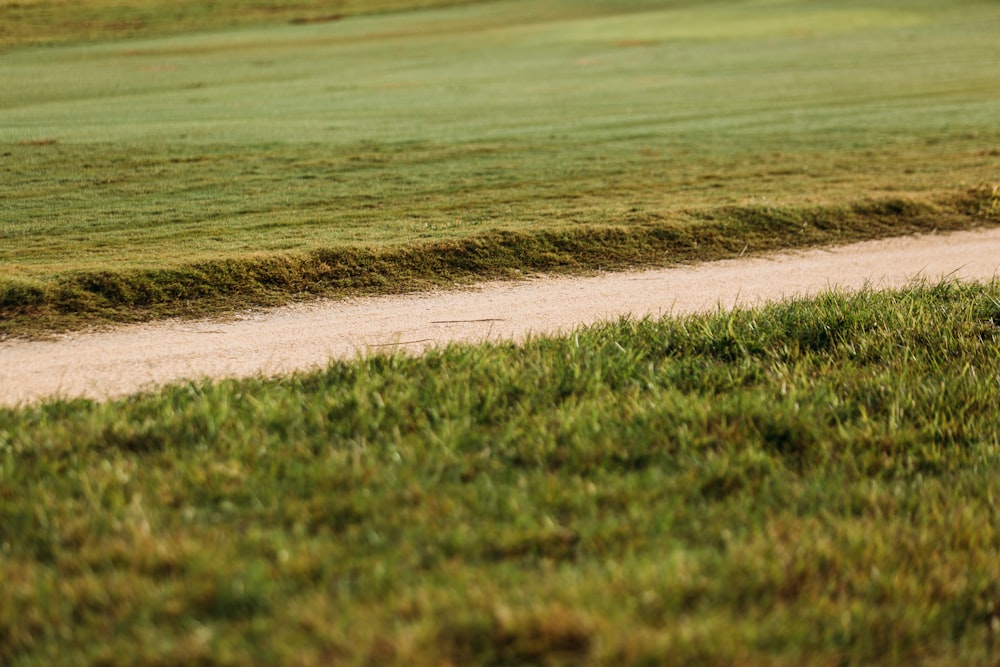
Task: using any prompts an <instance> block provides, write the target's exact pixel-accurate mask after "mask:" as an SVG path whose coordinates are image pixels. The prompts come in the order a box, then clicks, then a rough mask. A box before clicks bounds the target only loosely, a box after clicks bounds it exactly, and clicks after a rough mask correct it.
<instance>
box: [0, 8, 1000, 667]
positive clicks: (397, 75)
mask: <svg viewBox="0 0 1000 667" xmlns="http://www.w3.org/2000/svg"><path fill="white" fill-rule="evenodd" d="M998 34H1000V6H998V5H997V4H996V3H995V2H992V1H982V2H976V1H973V0H954V1H952V2H948V3H945V2H931V1H929V0H912V1H908V2H903V1H902V0H875V1H874V2H865V3H862V2H860V1H853V0H848V1H846V2H823V1H821V0H742V1H741V0H714V1H711V0H706V1H704V2H681V1H677V0H621V1H612V0H572V1H571V0H534V1H531V2H528V1H526V0H523V1H522V0H513V1H511V0H495V1H491V2H452V1H448V0H442V1H434V0H425V1H421V0H369V1H368V2H362V1H361V0H343V1H340V2H337V1H330V2H318V1H313V0H300V1H298V2H294V3H293V2H283V1H282V2H263V1H258V0H243V1H237V0H218V1H216V2H212V3H206V2H194V1H193V0H191V1H188V0H179V1H178V2H175V3H171V4H169V5H167V4H166V3H158V2H151V1H148V0H134V1H132V2H128V3H124V2H111V1H105V0H82V1H80V2H63V1H61V0H18V1H17V2H10V1H6V0H0V82H2V85H0V342H2V339H3V338H4V337H9V336H35V335H39V334H44V333H46V332H50V331H53V330H59V329H67V328H76V327H84V326H88V325H92V324H102V323H103V324H106V323H109V322H121V321H134V320H142V319H151V318H157V317H165V316H172V315H204V314H213V313H219V312H221V311H224V310H227V309H232V308H237V307H243V306H252V305H260V304H271V305H273V304H280V303H284V302H288V301H290V300H295V299H307V298H313V297H316V296H324V295H327V296H329V295H333V296H336V295H345V294H357V293H393V292H403V291H408V290H414V289H421V288H426V287H429V286H440V285H450V284H453V283H468V282H471V281H474V280H478V279H482V278H513V277H517V276H519V275H523V273H525V272H538V271H545V272H586V271H593V270H599V269H609V268H610V269H620V268H626V267H630V266H650V265H665V264H671V263H675V262H691V261H699V260H705V259H713V258H719V257H727V256H735V255H738V254H741V253H743V252H749V253H757V252H763V251H767V250H774V249H778V248H783V247H800V246H807V245H819V244H833V243H843V242H847V241H853V240H858V239H864V238H873V237H883V236H890V235H896V234H905V233H911V232H917V231H929V230H932V229H939V230H948V229H965V228H970V227H975V226H983V225H995V224H997V223H998V222H1000V159H998V158H1000V141H998V139H1000V95H998V91H1000V69H998V68H997V67H996V64H997V63H998V62H1000V40H997V39H996V35H998ZM997 405H1000V283H997V282H994V283H993V284H989V285H977V286H959V285H949V284H942V285H925V286H915V287H914V288H912V289H909V290H904V291H898V292H889V293H871V292H865V293H861V294H858V295H853V296H848V295H838V294H828V295H824V296H822V297H820V298H818V299H815V300H811V301H800V302H791V303H785V304H780V305H774V306H770V307H767V308H764V309H760V310H754V311H739V312H735V313H729V314H722V313H720V314H715V315H706V316H699V317H692V318H685V319H667V320H663V321H652V320H643V321H631V320H623V321H620V322H615V323H608V324H606V325H603V326H599V327H594V328H589V329H583V330H580V331H578V332H576V333H575V334H573V335H570V336H567V337H563V338H556V339H536V340H532V341H529V342H528V343H527V344H525V345H523V346H517V347H515V346H513V345H497V346H453V347H449V348H447V349H443V350H438V351H435V352H432V353H430V354H428V355H426V356H424V357H421V358H409V357H405V356H375V357H371V358H367V359H363V360H358V361H354V362H336V363H333V364H331V365H330V366H329V367H328V368H327V369H326V370H325V371H323V372H319V373H313V374H308V375H305V374H303V375H295V376H291V377H287V378H282V379H275V380H262V379H249V380H242V381H226V382H216V383H203V384H187V385H180V386H173V387H168V388H164V389H163V390H161V391H158V392H152V393H148V394H143V395H137V396H133V397H129V398H126V399H122V400H117V401H108V402H90V401H82V400H81V401H73V402H65V401H48V402H43V403H40V404H36V405H28V406H23V407H20V408H17V409H2V408H0V664H2V665H4V667H7V665H10V666H11V667H28V666H30V665H105V666H113V665H122V666H125V665H128V666H143V665H148V666H153V665H174V664H193V665H228V666H244V665H246V666H249V665H303V666H311V665H317V666H319V665H331V664H337V665H340V664H343V665H359V666H360V665H407V666H411V665H412V666H416V667H421V666H423V665H426V666H428V667H429V666H431V665H454V666H456V667H457V666H465V665H483V666H486V665H581V666H584V667H586V666H597V665H602V666H603V665H607V666H612V665H613V666H618V665H720V666H721V665H751V666H752V665H815V666H817V667H819V666H824V667H825V666H829V665H927V666H943V665H956V664H961V665H973V666H982V667H986V666H991V665H996V664H998V662H1000V645H998V642H1000V636H998V634H1000V583H998V582H1000V517H998V515H997V509H996V508H997V499H998V498H1000V473H998V470H1000V467H998V466H1000V460H998V459H1000V412H998V411H997V409H996V406H997Z"/></svg>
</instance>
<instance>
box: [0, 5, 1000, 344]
mask: <svg viewBox="0 0 1000 667" xmlns="http://www.w3.org/2000/svg"><path fill="white" fill-rule="evenodd" d="M49 4H51V3H38V5H39V6H41V7H43V8H44V7H45V6H48V5H49ZM80 4H81V7H82V8H79V9H78V11H84V9H83V8H86V7H87V6H89V5H90V3H80ZM245 4H247V5H254V3H245ZM257 4H258V5H259V4H260V3H257ZM359 4H360V3H355V5H359ZM386 4H388V5H392V3H386ZM396 4H398V3H396ZM146 5H149V6H146ZM146 5H141V6H146V10H144V11H148V12H152V11H153V9H151V7H152V6H153V3H146ZM355 5H351V6H355ZM33 6H35V5H34V4H33V3H26V4H21V3H15V4H11V3H6V4H4V5H0V18H3V17H5V16H11V15H12V14H16V13H17V12H22V13H23V12H28V11H29V10H30V9H31V8H32V7H33ZM254 6H257V5H254ZM94 7H96V8H92V10H91V11H95V12H96V11H97V10H98V9H99V8H100V7H101V5H100V3H96V4H95V5H94ZM227 7H228V8H229V14H226V13H225V12H224V10H225V9H226V8H227ZM235 7H236V5H235V3H229V4H225V3H223V4H221V5H219V6H218V7H216V8H214V9H212V11H213V12H215V13H216V14H218V15H219V16H217V17H216V19H217V20H216V19H213V20H211V21H210V20H208V19H207V18H205V17H202V16H201V15H200V14H198V13H197V12H196V11H195V10H196V9H197V7H196V6H195V3H187V4H184V3H181V4H180V5H178V9H177V10H176V16H175V15H172V14H168V13H165V11H166V10H163V9H162V8H161V9H160V10H159V11H160V12H161V19H162V21H161V23H157V22H155V21H152V20H151V19H150V20H148V21H147V22H146V23H145V24H144V25H147V28H146V30H147V32H149V31H153V32H155V31H156V30H158V31H159V32H162V33H175V32H176V30H180V29H185V28H189V27H190V24H191V23H192V22H196V23H200V22H202V21H203V22H205V23H206V24H207V25H208V26H215V25H227V24H228V23H239V22H241V21H250V20H251V19H254V17H255V16H256V17H257V19H256V20H260V16H258V15H257V14H256V13H254V11H249V10H248V11H246V12H244V13H235ZM309 7H312V8H311V9H309ZM373 7H374V8H375V9H378V8H384V7H383V5H382V4H379V3H374V4H373ZM185 8H186V9H185ZM258 9H260V7H258ZM273 9H274V10H275V11H277V8H273ZM286 10H287V11H286ZM38 11H41V10H38ZM105 11H111V10H105ZM118 11H125V10H124V9H122V8H119V10H118ZM136 11H138V9H136ZM255 11H256V10H255ZM319 11H320V10H318V9H316V8H315V7H313V6H312V5H309V3H305V4H302V5H301V6H299V5H296V6H295V7H292V8H290V9H289V8H286V9H285V10H282V12H285V13H282V14H281V15H280V19H281V20H280V21H279V22H277V23H268V24H263V25H250V26H243V27H241V28H228V29H225V30H221V29H217V30H214V31H203V32H190V31H188V32H182V33H180V34H168V35H167V36H145V37H141V38H138V37H137V38H131V39H115V40H104V41H101V40H99V39H98V40H97V41H87V40H86V39H84V38H86V37H92V35H91V34H90V32H89V31H88V30H86V29H85V28H86V26H87V25H90V23H87V22H86V21H84V20H83V19H81V20H80V22H81V24H82V25H83V27H82V28H79V30H77V31H76V32H73V31H72V30H70V29H71V28H73V26H74V25H75V24H73V23H71V22H69V21H67V22H65V24H63V23H60V24H59V25H60V26H63V27H62V28H61V29H62V30H63V33H68V36H67V34H63V33H59V34H55V35H53V36H51V37H50V38H49V41H56V42H59V41H62V42H66V43H65V44H64V45H63V46H60V47H58V48H42V47H37V46H36V47H31V46H24V45H21V46H18V47H14V46H11V47H9V48H8V50H7V52H5V53H4V55H3V58H2V60H0V79H2V80H3V81H4V90H3V93H2V94H0V155H2V161H0V169H2V174H0V206H2V207H3V208H2V217H0V240H2V243H0V317H2V324H0V335H2V334H4V333H6V334H12V333H19V334H24V333H26V332H28V333H30V331H31V330H32V329H37V328H38V327H42V328H52V327H56V328H58V327H64V326H76V325H78V324H80V323H87V322H92V321H100V320H107V319H111V320H122V319H135V318H149V317H158V316H164V315H171V314H178V313H184V312H188V313H206V312H208V313H210V312H212V311H215V310H220V309H225V308H226V307H232V306H233V305H236V306H242V305H254V304H261V303H267V304H273V303H280V302H282V301H286V300H288V299H293V298H302V297H303V296H309V295H330V294H339V293H343V292H344V291H348V292H350V291H355V292H356V291H383V292H388V291H397V292H398V291H403V290H407V289H413V288H414V287H422V286H426V285H427V284H434V283H435V282H436V281H437V282H440V281H441V280H442V279H441V276H442V272H441V271H436V270H435V269H434V266H435V265H436V264H437V263H444V264H447V263H448V258H447V255H448V253H449V252H450V251H451V249H453V248H455V247H456V246H455V244H456V243H458V244H459V245H460V246H461V247H462V248H465V249H466V250H463V252H465V253H468V252H469V251H468V250H467V249H468V247H469V246H468V245H462V244H472V246H474V247H476V248H486V250H485V251H484V252H486V253H487V254H491V255H495V254H498V253H502V252H504V251H505V249H506V250H509V249H510V247H511V246H514V245H518V244H520V248H519V249H517V251H515V252H508V254H510V255H513V258H512V259H510V260H509V261H508V262H507V263H505V264H504V265H502V266H498V267H496V270H497V272H498V275H501V276H503V275H515V274H516V273H517V272H518V271H521V272H524V271H538V270H546V271H553V270H568V269H575V270H587V269H595V268H605V267H604V266H603V265H602V264H601V263H599V262H595V261H594V260H593V259H592V256H600V254H601V250H602V244H603V242H604V240H603V239H604V238H605V237H606V235H607V233H608V231H609V230H611V231H613V232H614V233H624V234H626V235H631V239H632V241H633V245H634V246H636V247H637V248H639V252H638V253H635V252H630V253H629V255H628V256H627V257H625V258H624V259H623V260H622V261H623V262H625V263H629V264H635V263H659V264H664V263H669V262H671V261H675V260H676V259H678V256H680V257H681V258H684V257H683V255H684V253H683V252H682V251H684V250H685V249H688V250H689V249H690V247H691V244H690V243H689V242H687V241H686V240H685V241H683V242H676V243H665V242H663V241H661V242H660V243H659V245H657V244H655V243H653V245H652V246H651V247H650V248H648V250H646V251H642V249H641V248H642V247H643V246H646V245H648V244H650V243H652V241H653V240H655V239H663V238H664V237H670V236H672V235H673V236H676V235H678V234H681V235H683V234H684V233H686V232H687V231H689V230H691V229H693V228H695V227H697V226H698V224H699V223H701V222H703V221H704V220H705V219H706V218H708V219H711V220H713V221H715V223H716V226H715V227H714V228H713V230H711V232H710V233H705V234H702V233H700V232H696V233H695V236H696V237H697V236H708V237H713V236H714V237H717V238H718V237H721V238H727V239H730V240H731V243H730V245H731V246H734V247H735V248H736V250H735V251H731V252H739V251H741V250H743V249H744V248H747V249H748V251H749V252H756V251H759V250H764V249H768V248H771V247H773V246H774V245H779V246H780V245H785V246H793V245H800V244H802V243H817V242H818V243H829V242H842V241H850V240H854V239H856V238H863V237H866V236H880V235H886V234H893V233H907V232H910V231H914V230H927V229H931V228H934V227H937V228H955V227H967V226H971V225H976V224H983V223H984V220H985V218H989V217H990V216H984V215H983V212H987V213H988V212H989V211H990V210H991V209H992V219H993V221H995V220H996V217H997V216H996V213H997V207H996V201H997V195H996V186H997V184H998V183H1000V173H998V163H1000V161H998V155H1000V153H998V151H1000V149H998V148H997V147H998V146H1000V141H998V139H1000V99H998V97H997V95H996V91H997V90H998V89H1000V70H998V69H997V68H996V67H995V63H996V62H997V61H998V59H1000V42H998V40H996V39H995V36H996V34H998V32H1000V12H998V11H997V8H996V5H995V3H992V2H972V1H963V2H958V3H947V4H945V3H941V2H907V3H902V2H898V1H887V0H883V1H882V2H877V3H874V4H873V3H861V2H854V3H843V2H837V3H825V2H818V1H805V0H803V1H799V2H722V1H719V2H707V3H698V4H691V3H676V2H654V1H651V0H648V1H635V2H602V1H597V0H592V1H573V2H569V1H568V0H567V1H559V0H545V1H537V0H532V1H531V2H528V1H522V2H509V1H506V2H487V3H471V4H463V5H460V6H455V7H447V8H440V9H433V10H424V11H419V12H399V11H395V12H388V13H381V14H374V15H365V16H352V15H349V14H345V17H344V18H343V19H342V20H338V21H328V22H320V23H309V22H305V23H291V22H290V21H291V20H293V19H294V18H295V17H296V16H299V15H302V16H305V15H306V14H308V15H312V14H310V12H314V13H315V12H319ZM345 11H346V10H345ZM185 12H189V13H185ZM190 12H195V13H194V14H193V16H194V18H191V15H190ZM296 12H297V13H296ZM303 12H304V13H303ZM29 13H30V12H29ZM265 13H266V12H265ZM226 16H229V17H230V18H229V19H228V23H227V19H226V18H225V17H226ZM168 19H169V20H168ZM171 21H172V22H171ZM105 23H108V24H114V23H115V22H114V21H112V20H111V19H107V20H106V21H105ZM126 23H127V22H126ZM67 25H68V27H66V26H67ZM101 25H104V24H103V23H102V24H101ZM154 29H155V30H154ZM53 30H55V28H53ZM31 34H33V33H31ZM124 34H130V33H129V31H127V30H126V31H125V33H124ZM43 36H44V35H43ZM29 37H30V38H29ZM29 37H25V40H27V41H28V42H29V43H31V42H37V41H42V42H44V41H45V40H44V39H42V37H39V36H37V35H36V36H33V37H31V36H30V35H29ZM70 37H73V38H74V39H75V41H73V40H71V39H70ZM81 40H82V41H81ZM857 207H861V208H862V209H865V210H869V209H877V210H883V211H884V210H886V209H892V210H899V211H900V212H899V213H897V214H895V217H894V218H891V219H886V218H885V217H884V216H883V218H882V219H880V220H867V221H866V220H864V219H855V220H854V221H853V222H851V223H848V222H846V221H845V220H844V218H845V210H846V211H853V210H855V209H856V208H857ZM914 211H916V213H914ZM855 217H856V216H855ZM863 217H864V216H861V218H863ZM747 219H751V223H750V224H747ZM817 227H820V228H821V229H822V230H823V231H824V232H825V233H824V234H821V235H818V236H817V235H812V234H803V233H802V232H803V230H806V231H810V230H815V229H816V228H817ZM761 230H763V231H761ZM498 231H502V232H508V233H510V234H513V235H515V236H516V239H514V238H511V237H510V236H509V235H507V236H504V235H499V236H498V235H497V232H498ZM553 236H555V237H557V242H554V243H555V245H556V246H557V247H554V248H552V249H551V252H550V254H552V253H555V254H557V255H560V256H561V257H562V259H560V261H558V262H548V263H545V262H542V263H540V264H539V263H538V262H534V263H532V262H528V261H524V262H521V261H519V260H518V259H517V258H518V257H520V256H522V255H524V254H525V253H524V252H523V251H522V248H523V247H525V246H531V245H532V244H536V243H541V244H543V245H544V244H546V243H550V242H551V239H552V238H553ZM413 248H419V249H420V254H421V255H422V256H424V257H426V258H428V262H427V264H428V266H427V267H414V266H413V265H412V263H409V260H408V259H407V257H406V256H407V254H408V252H410V251H412V249H413ZM728 252H730V251H727V250H725V249H716V250H711V251H710V250H706V251H705V252H703V253H701V254H700V255H699V256H698V257H696V258H700V259H710V258H713V257H717V256H724V255H726V254H727V253H728ZM358 253H361V254H360V259H359V255H358ZM588 254H589V256H588ZM687 254H688V255H690V253H687ZM373 255H377V256H378V262H380V272H379V279H378V280H377V281H376V282H377V284H376V285H371V284H370V283H371V281H368V282H367V283H366V281H365V279H364V278H365V277H364V276H363V275H362V276H360V277H359V275H358V274H359V273H361V274H365V273H366V272H365V271H363V270H360V271H359V270H356V268H355V265H357V264H360V265H362V266H363V265H365V264H366V263H368V262H372V261H375V260H373V259H372V256H373ZM687 259H690V257H687ZM459 268H460V267H459ZM367 273H368V274H369V275H370V274H371V272H367ZM454 273H461V271H459V270H458V269H455V271H454ZM475 277H476V275H475V274H474V273H473V274H470V273H469V272H466V277H465V279H466V280H468V279H473V278H475ZM458 278H461V276H448V277H447V278H446V280H447V281H449V282H453V281H454V280H455V279H458ZM179 284H183V285H184V287H183V288H179V287H178V285H179Z"/></svg>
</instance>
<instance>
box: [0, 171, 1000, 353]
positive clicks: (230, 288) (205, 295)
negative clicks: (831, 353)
mask: <svg viewBox="0 0 1000 667" xmlns="http://www.w3.org/2000/svg"><path fill="white" fill-rule="evenodd" d="M626 222H627V223H628V224H627V225H617V226H615V225H608V226H585V227H581V228H579V229H576V230H570V231H565V230H559V231H553V230H541V231H537V232H533V233H525V232H513V231H490V232H485V233H483V234H480V235H477V236H474V237H471V238H467V239H461V240H453V241H447V240H446V241H436V242H432V243H428V244H423V245H407V246H404V247H399V248H389V249H372V248H365V247H342V248H331V249H325V250H315V251H312V252H309V253H307V254H304V255H275V256H264V257H261V256H253V255H251V256H247V257H246V258H240V259H221V260H216V261H207V262H201V263H196V264H192V265H190V266H188V267H182V268H175V269H143V270H132V271H120V272H115V271H101V272H79V273H73V274H68V275H62V276H56V277H53V278H52V279H51V280H27V279H17V278H14V279H9V278H8V279H0V339H2V338H3V337H11V336H21V337H24V336H28V337H30V336H36V335H40V334H44V333H46V332H53V331H60V330H72V329H79V328H83V327H87V326H94V325H102V324H109V323H116V322H118V323H124V322H139V321H149V320H155V319H162V318H169V317H204V316H211V315H218V314H222V313H226V312H232V311H235V310H240V309H246V308H252V307H269V306H277V305H281V304H286V303H290V302H292V301H295V300H302V299H308V298H316V297H341V296H356V295H383V294H399V293H404V292H413V291H420V290H426V289H431V288H435V287H445V286H454V285H461V284H471V283H473V282H477V281H484V280H495V279H516V278H518V277H522V276H523V275H525V274H529V273H539V272H544V273H553V274H557V273H564V274H565V273H580V272H589V271H600V270H622V269H627V268H640V267H652V266H668V265H671V264H677V263H685V262H694V261H710V260H715V259H724V258H732V257H736V256H740V255H743V254H746V253H750V254H759V253H764V252H770V251H776V250H781V249H794V248H803V247H811V246H821V245H834V244H845V243H851V242H856V241H861V240H871V239H878V238H885V237H888V236H903V235H909V234H917V233H926V232H932V231H956V230H963V229H971V228H974V227H976V226H981V225H985V224H993V223H996V222H1000V206H998V193H997V189H996V188H995V187H994V188H989V187H987V186H984V187H980V188H977V189H973V190H970V191H968V192H965V193H951V194H948V195H939V196H938V199H937V201H935V202H928V201H922V200H921V201H916V200H908V199H903V198H893V199H877V200H876V199H872V200H866V201H861V202H856V203H854V204H851V205H842V206H826V207H812V208H794V209H793V208H777V207H768V206H726V207H719V208H714V209H705V210H700V211H687V212H684V213H683V214H682V215H680V216H664V217H655V216H650V215H649V214H644V219H642V220H629V221H626Z"/></svg>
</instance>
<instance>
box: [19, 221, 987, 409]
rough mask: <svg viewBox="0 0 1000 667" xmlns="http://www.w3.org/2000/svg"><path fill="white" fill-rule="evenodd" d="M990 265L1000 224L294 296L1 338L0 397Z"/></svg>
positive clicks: (251, 367)
mask: <svg viewBox="0 0 1000 667" xmlns="http://www.w3.org/2000/svg"><path fill="white" fill-rule="evenodd" d="M945 277H948V278H954V279H961V280H989V279H992V278H995V277H1000V229H989V230H983V231H974V232H963V233H956V234H950V235H926V236H920V237H906V238H896V239H887V240H881V241H873V242H867V243H861V244H856V245H850V246H842V247H836V248H829V249H819V250H809V251H802V252H790V253H782V254H777V255H771V256H768V257H756V258H745V259H738V260H726V261H719V262H711V263H706V264H701V265H695V266H689V267H681V268H673V269H663V270H653V271H641V272H631V273H611V274H604V275H599V276H594V277H586V278H563V277H559V278H552V277H539V278H533V279H529V280H525V281H522V282H511V283H488V284H484V285H481V286H479V287H477V288H475V289H469V290H458V291H441V292H433V293H428V294H418V295H411V296H402V297H379V298H361V299H350V300H346V301H321V302H314V303H308V304H299V305H295V306H290V307H286V308H280V309H275V310H270V311H264V312H250V313H245V314H242V315H240V316H238V317H236V318H234V319H231V320H226V321H170V322H160V323H153V324H144V325H135V326H125V327H121V328H117V329H114V330H110V331H106V332H95V333H82V334H70V335H66V336H62V337H59V338H57V339H55V340H49V341H38V342H27V341H7V342H3V343H0V405H8V406H9V405H17V404H23V403H28V402H31V401H35V400H37V399H40V398H44V397H50V396H62V397H67V398H69V397H78V396H85V397H92V398H108V397H114V396H121V395H125V394H129V393H132V392H136V391H140V390H144V389H149V388H152V387H155V386H157V385H161V384H165V383H170V382H176V381H180V380H185V379H192V380H194V379H199V378H204V377H213V378H220V377H239V376H251V375H276V374H281V373H287V372H290V371H296V370H307V369H310V368H316V367H321V366H323V365H325V364H326V363H327V362H328V361H329V360H330V359H331V358H349V357H353V356H355V355H358V354H360V353H366V352H371V351H379V350H391V349H405V350H413V351H420V350H422V349H425V348H427V347H428V346H432V345H440V344H444V343H448V342H452V341H472V342H476V341H487V340H489V341H497V340H504V339H508V340H509V339H513V340H520V339H523V338H524V337H525V336H526V335H528V334H529V333H531V334H553V333H558V332H561V331H562V332H565V331H569V330H571V329H573V328H575V327H577V326H578V325H582V324H591V323H595V322H599V321H602V320H607V319H615V318H617V317H619V316H620V315H624V314H630V315H634V316H637V317H641V316H644V315H652V316H660V315H668V314H673V315H681V314H687V313H693V312H698V311H704V310H711V309H715V308H719V307H722V308H729V307H732V306H734V305H736V304H740V305H755V304H759V303H762V302H766V301H774V300H780V299H784V298H789V297H797V296H808V295H811V294H815V293H817V292H820V291H823V290H825V289H828V288H832V287H836V288H841V289H857V288H859V287H863V286H865V285H871V286H874V287H894V286H900V285H905V284H909V283H911V282H912V281H914V280H917V279H927V280H930V281H937V280H939V279H941V278H945Z"/></svg>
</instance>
